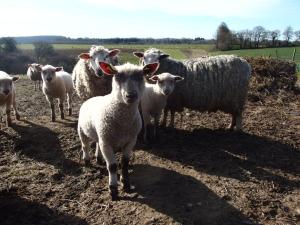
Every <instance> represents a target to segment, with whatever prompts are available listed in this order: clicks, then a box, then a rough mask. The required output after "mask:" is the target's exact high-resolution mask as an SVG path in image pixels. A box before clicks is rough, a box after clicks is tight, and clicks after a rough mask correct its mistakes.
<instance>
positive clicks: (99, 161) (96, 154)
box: [95, 142, 103, 165]
mask: <svg viewBox="0 0 300 225" xmlns="http://www.w3.org/2000/svg"><path fill="white" fill-rule="evenodd" d="M95 157H96V163H97V164H99V165H102V164H103V160H102V157H101V150H100V146H99V144H98V142H97V143H96V151H95Z"/></svg>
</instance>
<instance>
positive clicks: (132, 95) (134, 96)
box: [100, 63, 159, 104]
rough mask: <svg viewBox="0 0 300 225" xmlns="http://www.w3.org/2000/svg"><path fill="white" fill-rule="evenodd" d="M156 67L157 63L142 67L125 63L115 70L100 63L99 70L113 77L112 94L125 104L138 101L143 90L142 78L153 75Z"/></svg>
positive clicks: (108, 65) (143, 82)
mask: <svg viewBox="0 0 300 225" xmlns="http://www.w3.org/2000/svg"><path fill="white" fill-rule="evenodd" d="M158 66H159V64H158V63H153V64H149V65H146V66H144V67H141V66H136V65H133V64H129V63H127V64H124V65H122V66H118V67H117V68H115V67H113V66H112V65H110V64H107V63H100V68H101V69H102V70H103V72H104V73H105V74H107V75H114V78H113V82H112V93H113V94H115V95H116V96H117V98H119V100H121V101H122V102H124V103H126V104H132V103H135V102H139V101H140V99H141V97H142V95H143V92H144V89H145V81H144V76H145V75H147V74H153V73H154V72H155V71H156V70H157V68H158Z"/></svg>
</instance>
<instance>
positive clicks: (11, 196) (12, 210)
mask: <svg viewBox="0 0 300 225" xmlns="http://www.w3.org/2000/svg"><path fill="white" fill-rule="evenodd" d="M0 217H1V224H2V225H19V224H23V225H26V224H28V225H29V224H49V225H50V224H53V225H54V224H66V225H67V224H74V225H76V224H78V225H85V224H86V225H87V224H88V223H87V222H86V221H85V220H83V219H81V218H79V217H77V216H73V215H68V214H65V213H62V212H58V211H57V210H55V209H51V208H48V207H47V206H46V205H42V204H40V203H37V202H33V201H30V200H27V199H25V198H21V197H20V196H18V195H17V194H16V193H14V192H11V191H10V192H8V191H5V190H3V191H0Z"/></svg>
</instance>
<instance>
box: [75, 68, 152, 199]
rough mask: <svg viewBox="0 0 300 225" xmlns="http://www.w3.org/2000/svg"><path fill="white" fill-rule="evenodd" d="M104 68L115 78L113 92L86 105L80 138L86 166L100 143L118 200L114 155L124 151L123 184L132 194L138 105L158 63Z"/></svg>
mask: <svg viewBox="0 0 300 225" xmlns="http://www.w3.org/2000/svg"><path fill="white" fill-rule="evenodd" d="M100 68H101V69H102V70H103V71H104V73H105V74H107V75H111V76H112V75H114V76H113V78H112V92H111V93H110V94H108V95H105V96H97V97H93V98H90V99H88V100H87V101H85V102H84V103H83V104H82V106H81V108H80V112H79V118H78V135H79V137H80V140H81V145H82V152H83V160H84V161H85V162H86V164H88V163H89V161H90V156H89V148H90V143H91V142H96V153H95V155H96V159H98V158H99V154H100V153H99V151H101V153H102V155H103V157H104V159H105V161H106V166H107V169H108V174H109V190H110V195H111V198H112V200H116V199H117V197H118V186H117V185H118V184H117V162H116V158H115V155H114V151H116V150H121V151H122V160H121V181H122V184H123V189H124V191H129V190H130V184H129V177H128V163H129V159H130V156H131V154H132V149H133V147H134V145H135V143H136V139H137V135H138V133H139V132H140V130H141V127H142V122H141V117H140V113H139V111H138V104H139V100H140V98H141V96H142V94H143V91H144V87H145V84H144V83H145V82H144V75H145V74H149V73H154V72H155V70H156V69H157V68H158V63H154V64H150V65H146V66H144V67H141V66H136V65H132V64H129V63H127V64H124V65H121V66H116V67H114V66H112V65H110V64H107V63H104V62H100Z"/></svg>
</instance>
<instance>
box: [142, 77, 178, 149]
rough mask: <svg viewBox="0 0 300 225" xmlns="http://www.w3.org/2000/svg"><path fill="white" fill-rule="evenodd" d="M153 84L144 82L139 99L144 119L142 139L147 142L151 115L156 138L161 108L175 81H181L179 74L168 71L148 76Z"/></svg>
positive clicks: (164, 104) (163, 106)
mask: <svg viewBox="0 0 300 225" xmlns="http://www.w3.org/2000/svg"><path fill="white" fill-rule="evenodd" d="M150 80H151V81H153V82H155V84H150V83H146V84H145V91H144V94H143V97H142V99H141V108H142V115H143V121H144V128H145V130H144V141H145V142H146V143H147V142H148V134H149V132H148V129H149V127H148V126H149V124H150V122H151V121H150V119H151V117H154V135H153V136H154V137H155V138H157V131H156V129H157V127H158V123H159V118H160V115H161V112H162V110H163V108H165V106H166V103H167V98H168V96H169V95H170V94H171V93H172V92H173V90H174V88H175V83H176V82H179V81H182V80H183V78H182V77H180V76H174V75H172V74H170V73H162V74H159V75H154V76H152V77H151V78H150Z"/></svg>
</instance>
